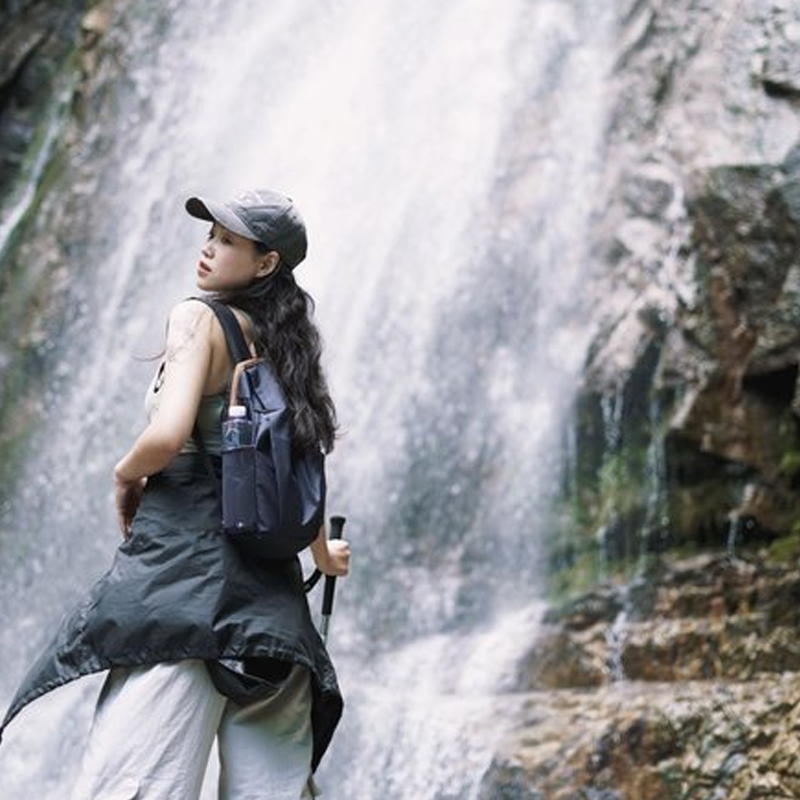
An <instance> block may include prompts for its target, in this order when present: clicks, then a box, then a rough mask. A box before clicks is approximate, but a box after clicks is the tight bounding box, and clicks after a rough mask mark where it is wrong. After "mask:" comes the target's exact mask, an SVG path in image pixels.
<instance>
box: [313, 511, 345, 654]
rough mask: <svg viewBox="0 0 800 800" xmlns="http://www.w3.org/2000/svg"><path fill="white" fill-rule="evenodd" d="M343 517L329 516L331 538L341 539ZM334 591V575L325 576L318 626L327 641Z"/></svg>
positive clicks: (323, 638) (323, 639) (326, 641)
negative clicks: (320, 619) (320, 620)
mask: <svg viewBox="0 0 800 800" xmlns="http://www.w3.org/2000/svg"><path fill="white" fill-rule="evenodd" d="M344 523H345V518H344V517H331V532H330V538H331V539H341V538H342V531H343V530H344ZM335 591H336V576H335V575H326V576H325V589H324V591H323V594H322V622H321V623H320V626H319V632H320V635H321V636H322V641H323V642H325V643H326V644H327V643H328V626H329V625H330V621H331V614H332V613H333V593H334V592H335Z"/></svg>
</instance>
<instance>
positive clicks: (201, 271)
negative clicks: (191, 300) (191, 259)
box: [197, 261, 211, 278]
mask: <svg viewBox="0 0 800 800" xmlns="http://www.w3.org/2000/svg"><path fill="white" fill-rule="evenodd" d="M210 272H211V268H210V267H209V266H208V265H207V264H206V263H205V262H203V261H198V262H197V274H198V275H199V276H200V277H201V278H202V277H203V276H204V275H208V274H209V273H210Z"/></svg>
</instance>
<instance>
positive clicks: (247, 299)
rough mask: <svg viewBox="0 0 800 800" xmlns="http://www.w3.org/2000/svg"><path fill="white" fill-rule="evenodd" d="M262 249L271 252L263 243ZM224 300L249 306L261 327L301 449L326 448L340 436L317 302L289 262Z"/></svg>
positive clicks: (263, 348)
mask: <svg viewBox="0 0 800 800" xmlns="http://www.w3.org/2000/svg"><path fill="white" fill-rule="evenodd" d="M254 244H255V246H256V249H257V250H258V251H259V252H263V253H266V252H268V251H269V248H265V247H264V246H263V245H261V244H260V243H258V242H255V243H254ZM217 299H218V300H220V301H222V302H223V303H227V304H228V305H231V306H235V307H236V308H239V309H241V310H242V311H244V312H245V313H246V314H247V315H248V316H249V317H250V319H251V320H252V322H253V325H254V326H255V334H256V336H255V346H256V352H257V353H258V355H259V356H267V357H268V358H269V360H270V362H271V363H272V365H273V367H274V369H275V373H276V376H277V378H278V381H279V383H280V384H281V388H282V389H283V392H284V394H285V396H286V401H287V403H288V404H289V407H290V408H291V409H292V413H293V426H292V441H293V445H294V447H295V448H296V449H299V450H304V449H308V448H313V447H320V446H321V447H322V449H323V450H324V451H325V452H326V453H329V452H330V451H331V450H333V444H334V440H335V438H336V409H335V407H334V405H333V400H332V399H331V396H330V394H329V392H328V384H327V381H326V380H325V375H324V373H323V371H322V364H321V355H322V338H321V336H320V334H319V330H318V329H317V326H316V325H315V324H314V322H313V320H312V314H313V311H314V301H313V300H312V299H311V296H310V295H309V294H308V293H307V292H305V291H304V290H303V289H301V288H300V287H299V286H298V285H297V283H296V282H295V279H294V275H293V274H292V271H291V269H289V268H288V267H287V266H286V265H285V264H284V263H282V262H281V263H279V264H278V267H277V268H276V269H275V270H274V271H273V272H272V273H270V274H269V275H267V276H266V277H264V278H258V279H256V280H255V281H254V282H253V283H251V284H250V285H249V286H246V287H245V288H243V289H236V290H234V291H231V292H223V293H220V294H219V295H218V297H217Z"/></svg>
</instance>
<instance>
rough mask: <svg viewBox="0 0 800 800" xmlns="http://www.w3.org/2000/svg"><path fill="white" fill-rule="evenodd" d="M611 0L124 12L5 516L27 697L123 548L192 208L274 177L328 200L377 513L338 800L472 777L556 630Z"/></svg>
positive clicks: (363, 504) (351, 428)
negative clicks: (126, 498)
mask: <svg viewBox="0 0 800 800" xmlns="http://www.w3.org/2000/svg"><path fill="white" fill-rule="evenodd" d="M595 5H596V4H593V3H591V2H590V1H589V0H544V1H541V2H535V3H531V2H523V0H503V2H501V3H497V2H496V0H464V2H460V3H458V4H452V3H445V2H438V1H437V2H430V0H404V1H403V2H400V0H375V2H372V1H371V2H365V1H363V0H361V1H359V0H338V1H334V0H331V1H330V2H323V3H312V2H310V0H303V2H296V0H275V2H272V3H269V4H263V3H257V2H255V0H235V2H232V1H230V0H229V1H228V2H224V3H223V2H221V0H217V2H212V3H208V2H206V3H203V4H200V3H199V2H198V0H184V2H177V1H176V0H173V2H169V3H165V4H161V5H160V6H159V9H158V14H160V16H161V18H162V23H161V24H158V25H157V24H154V23H153V22H152V20H150V19H149V17H148V13H150V14H155V13H156V11H155V10H152V9H151V11H150V12H148V11H145V10H141V9H140V8H138V7H137V9H130V10H129V11H128V12H126V13H127V18H126V19H127V22H126V24H128V25H130V26H131V28H132V30H135V31H136V32H137V34H138V35H136V36H132V37H131V40H130V44H129V46H130V52H129V53H127V54H126V57H127V63H129V64H130V72H129V74H128V75H127V81H128V86H129V88H128V90H127V94H123V95H122V99H121V101H120V106H121V110H120V113H119V114H118V119H117V120H115V121H114V120H104V121H101V123H100V124H107V125H115V126H116V127H114V129H113V131H114V133H113V137H114V138H113V140H114V153H113V154H112V161H113V164H112V167H113V169H111V168H109V170H108V171H107V174H105V175H104V179H103V181H102V182H101V183H100V184H99V187H100V188H98V191H97V196H96V197H95V198H94V199H95V202H96V203H97V206H98V208H102V209H103V210H104V213H103V215H98V228H97V230H90V231H87V252H88V254H89V258H88V262H89V263H88V264H87V265H85V269H84V272H82V274H83V275H85V274H86V271H87V270H88V271H89V273H90V275H91V277H90V278H89V277H83V278H82V279H81V280H76V282H75V284H74V285H72V286H70V287H69V289H68V291H67V292H66V293H65V296H64V298H63V301H64V302H65V303H71V304H74V308H75V314H74V317H73V320H72V322H71V323H70V324H69V326H68V328H67V330H65V331H64V332H63V336H62V337H61V338H60V339H59V341H58V342H54V343H53V344H52V360H53V362H54V363H58V364H59V375H60V376H61V377H60V379H59V381H58V382H57V385H54V386H53V387H52V394H51V395H50V396H49V397H48V398H46V402H47V404H48V407H49V408H50V409H51V411H53V412H54V410H55V409H57V414H56V413H52V414H51V419H52V425H51V429H50V430H48V431H45V432H43V435H42V436H41V446H40V447H38V451H37V452H36V453H31V455H30V456H29V459H28V464H27V477H26V479H25V481H24V484H25V485H26V487H27V488H26V490H25V491H24V492H23V493H21V494H20V496H19V498H18V500H17V501H16V502H15V504H14V506H13V508H11V509H10V510H9V512H8V513H7V514H6V515H4V517H5V519H4V525H3V552H2V562H0V579H1V580H0V604H1V606H0V607H1V608H2V613H3V618H4V619H10V620H13V621H14V622H13V623H12V625H11V626H10V628H8V629H6V630H4V631H3V632H2V634H0V646H2V652H3V654H4V670H3V674H2V677H1V678H0V700H6V699H7V698H9V697H10V695H11V693H12V691H13V688H14V684H15V683H16V682H17V681H18V680H19V679H20V677H21V675H22V672H23V670H24V667H25V665H26V664H27V663H28V662H29V661H30V659H31V658H32V656H33V655H34V654H35V652H36V651H37V649H38V648H39V647H41V645H42V644H43V643H44V641H45V639H46V630H47V629H48V628H49V627H50V626H52V625H53V624H54V623H55V622H56V620H57V619H58V617H59V616H60V614H61V612H62V610H63V609H64V608H65V607H67V606H69V605H70V604H71V603H72V602H73V601H74V599H75V598H76V597H78V596H79V595H80V594H82V593H83V591H85V589H86V587H87V586H88V584H89V583H90V581H91V580H92V579H93V578H94V577H96V576H97V575H98V574H99V572H101V571H102V569H103V568H104V566H105V565H106V564H108V563H109V561H110V558H111V552H112V549H113V547H114V545H115V540H116V532H115V526H114V520H113V514H112V507H111V492H110V480H109V478H108V476H109V475H110V470H111V467H112V465H113V463H114V461H115V459H116V458H117V457H118V456H119V455H120V454H121V453H122V452H123V451H124V448H125V447H126V446H127V444H128V443H129V442H130V440H131V439H132V437H133V435H134V434H135V433H136V431H137V430H138V428H139V427H140V425H141V424H142V412H141V394H142V392H143V389H144V386H145V384H146V381H147V379H148V377H149V372H150V370H151V369H152V364H147V363H144V364H143V363H139V362H136V361H135V360H134V359H133V356H134V355H138V356H141V355H144V354H152V353H154V352H157V351H158V348H159V346H160V341H161V335H162V328H161V325H162V320H163V319H164V317H165V314H166V311H167V309H168V308H169V306H170V304H171V303H173V302H175V301H176V300H178V299H179V298H181V297H183V296H187V295H190V294H192V292H193V287H192V275H193V263H194V260H195V257H196V256H195V253H196V251H197V249H198V247H199V245H200V242H201V241H202V237H203V234H204V233H205V231H204V230H201V229H199V228H198V226H197V223H196V222H195V221H193V220H190V219H189V218H188V217H185V216H184V215H183V212H182V210H181V206H182V201H183V199H184V198H185V197H186V196H188V195H189V194H193V193H204V194H207V195H210V196H222V197H224V196H226V195H228V194H230V193H232V192H234V191H236V190H238V189H239V188H241V187H244V186H248V185H252V184H253V183H257V184H260V185H265V186H271V187H274V188H278V189H282V190H285V191H288V192H290V193H291V194H292V195H293V196H294V197H295V199H296V200H297V202H298V204H299V205H300V207H301V208H302V209H303V212H304V214H305V216H306V218H307V222H308V226H309V231H310V239H311V250H310V255H309V259H308V262H307V263H306V264H305V265H303V267H302V268H301V270H300V271H299V272H298V278H299V280H300V282H301V283H302V284H303V285H304V286H305V287H306V288H308V289H309V290H310V291H311V293H312V294H313V295H314V297H315V298H316V300H317V301H318V313H319V321H320V324H321V326H322V329H323V332H324V334H325V336H326V340H327V345H328V348H327V356H328V365H329V372H330V379H331V384H332V389H333V391H334V395H335V397H336V400H337V402H338V405H339V409H340V417H341V422H342V427H343V431H344V434H345V436H344V437H343V438H342V440H341V442H340V444H339V448H338V449H337V452H336V453H335V454H334V457H333V458H332V459H331V462H330V483H331V491H332V497H331V502H330V507H331V509H332V510H333V511H337V512H342V513H345V514H347V516H348V518H349V522H348V528H349V534H350V536H351V538H352V540H353V544H354V547H355V550H356V561H355V572H354V575H353V576H352V577H351V578H350V579H348V581H347V582H346V583H344V584H343V585H342V586H341V587H340V591H339V596H338V597H337V604H338V608H337V612H336V616H335V618H334V621H333V630H332V643H333V655H334V657H335V660H336V662H337V665H338V667H339V669H340V672H341V678H342V684H343V688H344V690H345V694H346V695H347V699H348V703H347V712H346V716H345V720H344V723H343V725H342V728H341V730H340V732H339V734H338V735H337V738H336V739H335V742H334V746H333V749H332V752H331V754H330V757H329V758H328V759H327V761H326V762H325V764H324V765H323V769H322V775H321V778H322V780H323V782H324V783H325V784H326V798H328V800H337V798H341V800H344V798H351V797H358V798H360V799H363V800H371V798H375V800H377V798H381V800H385V798H396V799H397V800H426V798H430V799H431V800H434V798H438V799H439V800H443V799H444V798H455V797H458V798H460V800H463V799H464V798H470V797H474V796H475V794H476V792H477V785H478V781H479V779H480V776H481V774H482V771H483V770H484V769H485V767H486V766H487V764H488V758H489V757H490V755H491V752H492V747H493V745H494V743H495V741H496V739H497V737H498V736H500V735H501V733H502V728H503V722H504V716H503V713H502V710H503V709H504V708H505V706H504V701H503V699H502V692H503V690H504V688H508V686H509V677H508V676H509V675H511V674H513V673H514V668H515V665H516V662H517V660H518V659H519V658H520V656H521V654H522V653H523V652H524V651H525V649H526V648H527V647H528V646H529V643H530V642H531V641H532V640H533V638H534V637H535V631H536V622H535V620H536V599H537V597H538V596H539V593H540V590H539V588H538V586H537V575H538V574H539V570H540V568H541V564H540V562H539V558H540V553H541V551H542V549H543V545H542V537H543V536H544V535H545V533H546V524H545V523H546V511H547V507H548V503H549V498H550V492H551V491H552V490H554V489H555V487H556V484H557V479H558V471H559V468H560V462H561V454H560V442H561V441H562V438H563V437H562V425H563V422H564V417H565V415H566V413H567V412H568V410H569V407H570V403H571V397H572V394H573V392H574V387H575V383H576V380H577V374H578V371H579V369H580V366H581V363H582V361H583V358H584V354H585V347H586V343H587V341H588V337H589V333H590V331H589V328H588V324H587V315H586V314H585V307H584V306H583V299H584V298H583V297H582V288H583V286H584V285H585V280H586V269H587V265H588V264H589V263H590V257H589V254H588V253H587V252H586V239H587V237H586V230H587V226H588V223H589V216H590V213H591V210H592V202H593V198H594V196H595V194H596V193H595V191H594V188H595V186H594V181H595V179H596V176H597V174H598V169H597V163H598V159H599V146H600V143H601V135H602V131H603V126H604V119H605V110H604V107H603V97H604V94H603V92H604V84H603V77H604V72H605V69H606V66H607V65H606V63H605V58H606V56H607V52H608V46H607V45H608V37H609V36H610V34H611V27H612V25H613V19H612V18H611V16H612V15H611V14H610V13H609V12H607V11H598V10H597V9H596V8H595ZM198 19H202V20H203V24H202V25H197V24H196V21H197V20H198ZM109 220H113V223H110V222H109ZM314 602H318V601H314ZM87 686H90V684H89V683H86V682H82V683H81V684H79V685H76V687H74V688H73V689H70V690H63V692H62V693H61V694H60V695H58V697H60V698H67V697H69V699H59V700H58V701H57V702H55V701H54V702H53V703H52V704H51V702H50V700H49V699H44V700H41V701H38V702H37V708H36V709H31V711H30V712H24V713H23V715H22V716H21V717H20V719H19V720H18V721H15V722H14V723H13V724H12V727H11V728H10V729H9V731H8V734H7V738H8V741H7V742H4V744H3V746H2V747H0V774H2V775H3V780H4V782H5V785H4V787H3V797H4V798H8V800H21V798H23V797H27V796H28V794H29V793H30V789H31V788H33V787H35V788H36V791H37V796H38V797H40V798H41V800H51V799H52V800H55V798H61V797H62V796H63V794H64V785H65V784H68V782H69V781H70V778H71V775H72V774H73V773H74V770H75V766H76V764H75V762H76V760H77V758H78V754H79V751H80V746H81V738H82V736H83V731H84V729H85V725H86V721H87V719H88V713H87V707H88V704H89V702H90V698H89V697H88V696H87V695H89V694H91V692H92V691H93V687H90V688H89V689H87V688H85V687H87ZM95 686H96V684H95ZM54 697H56V695H54ZM46 704H49V705H46ZM39 708H46V709H47V711H46V712H41V711H39V710H38V709H39ZM498 709H500V713H498ZM76 715H77V718H79V720H80V721H78V722H76V723H75V724H74V725H71V726H70V725H67V724H66V721H68V720H72V719H76ZM65 730H69V731H71V733H70V734H69V735H67V736H64V735H63V732H64V731H65ZM53 741H59V743H60V751H59V753H60V755H59V757H58V759H57V760H56V761H53V759H51V758H49V756H48V755H47V753H48V751H49V748H50V746H51V745H50V744H48V743H52V742H53ZM10 764H13V769H11V768H10V767H9V765H10ZM43 774H44V775H45V776H46V777H45V778H44V779H42V778H41V777H40V776H41V775H43ZM207 793H208V794H207V796H209V797H210V796H212V794H211V789H210V788H207Z"/></svg>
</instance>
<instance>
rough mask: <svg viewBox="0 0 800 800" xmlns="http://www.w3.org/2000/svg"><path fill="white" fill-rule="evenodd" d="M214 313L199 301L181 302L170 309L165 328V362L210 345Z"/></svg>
mask: <svg viewBox="0 0 800 800" xmlns="http://www.w3.org/2000/svg"><path fill="white" fill-rule="evenodd" d="M213 318H214V313H213V312H212V311H211V309H210V308H209V307H208V306H207V305H206V304H205V303H202V302H200V301H199V300H194V299H190V300H183V301H181V302H180V303H177V304H176V305H175V306H173V307H172V310H171V311H170V313H169V325H168V328H167V360H170V359H173V360H174V359H175V358H178V357H180V355H181V354H183V353H186V352H188V351H192V350H197V349H203V348H204V347H207V346H208V345H209V344H210V340H211V331H212V327H211V326H212V320H213Z"/></svg>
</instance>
